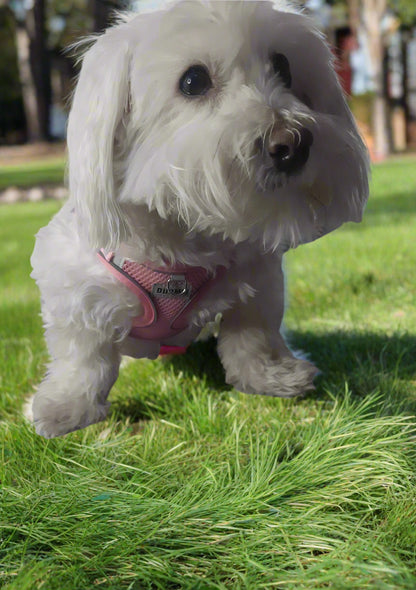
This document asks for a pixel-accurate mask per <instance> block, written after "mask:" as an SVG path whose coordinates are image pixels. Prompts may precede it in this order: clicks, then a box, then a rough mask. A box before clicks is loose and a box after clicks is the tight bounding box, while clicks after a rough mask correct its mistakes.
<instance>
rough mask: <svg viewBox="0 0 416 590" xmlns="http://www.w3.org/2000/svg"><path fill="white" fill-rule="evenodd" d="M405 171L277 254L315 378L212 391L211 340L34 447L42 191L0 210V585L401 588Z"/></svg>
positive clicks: (415, 341) (378, 171) (141, 371)
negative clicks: (36, 240) (310, 239)
mask: <svg viewBox="0 0 416 590" xmlns="http://www.w3.org/2000/svg"><path fill="white" fill-rule="evenodd" d="M415 186H416V166H415V162H414V161H411V160H407V161H404V160H403V161H397V162H391V163H387V164H383V165H379V166H377V167H376V168H375V170H374V182H373V192H372V198H371V201H370V204H369V206H368V210H367V213H366V216H365V221H364V222H363V223H362V224H361V225H348V226H346V227H344V228H343V229H341V230H339V231H337V232H335V233H334V234H333V235H330V236H327V237H325V238H323V239H321V240H319V241H318V242H316V243H314V244H310V245H308V246H304V247H301V248H299V249H298V250H296V251H294V252H291V253H290V254H289V256H288V260H287V270H288V296H289V301H290V306H289V309H288V312H287V322H286V323H287V327H288V329H289V331H290V335H291V339H292V342H293V345H294V346H296V347H298V348H303V349H305V350H307V351H308V352H309V353H310V355H311V357H312V358H313V360H314V361H315V362H316V363H317V364H318V366H319V367H320V368H321V369H322V371H323V374H322V375H321V376H320V377H319V378H318V381H317V390H316V392H314V393H313V394H310V395H308V396H306V398H304V399H298V400H281V399H270V398H263V397H261V396H246V395H243V394H240V393H237V392H236V391H235V390H232V389H230V388H228V387H226V386H225V385H224V382H223V374H222V369H221V367H220V365H219V362H218V359H217V357H216V355H215V352H214V344H213V343H212V342H208V343H206V344H199V345H195V346H194V347H193V348H192V349H191V350H190V351H189V353H188V354H187V355H186V356H185V357H180V358H179V357H178V358H175V359H174V360H173V361H170V362H160V361H154V362H151V361H149V362H147V361H137V362H132V363H130V364H128V365H127V366H126V367H125V368H124V369H123V370H122V373H121V376H120V379H119V381H118V382H117V385H116V386H115V388H114V391H113V392H112V394H111V399H112V402H113V405H112V413H111V415H110V417H109V419H108V420H107V421H106V422H104V423H102V424H99V425H96V426H92V427H89V428H87V429H85V430H83V431H80V432H77V433H73V434H70V435H68V436H66V437H64V438H61V439H55V440H51V441H46V440H44V439H42V438H40V437H38V436H36V434H34V432H33V429H32V428H31V426H29V425H27V424H26V423H25V422H24V420H23V419H22V417H21V413H20V412H21V406H22V402H23V400H24V399H25V397H26V396H27V394H29V393H31V392H32V391H33V389H34V387H35V385H36V383H37V382H38V381H39V380H40V378H41V376H42V372H43V366H44V363H45V361H46V352H45V348H44V344H43V339H42V333H41V320H40V318H39V315H38V314H39V301H38V293H37V291H36V288H35V285H34V284H33V283H32V282H31V280H30V279H29V272H30V268H29V261H28V258H29V255H30V251H31V249H32V247H33V237H32V236H33V234H34V233H35V232H36V230H37V229H38V228H39V227H40V226H41V225H43V224H45V223H46V222H47V220H48V218H49V217H50V216H51V215H52V214H53V213H54V212H55V211H56V210H57V208H58V206H59V205H57V204H56V203H55V202H46V203H36V204H32V203H24V204H21V205H13V206H3V207H1V208H0V234H1V240H0V252H1V257H0V261H1V262H0V270H1V277H2V281H1V283H0V338H1V340H0V354H1V361H0V362H1V369H2V370H1V381H0V388H1V400H0V412H1V414H2V417H3V421H2V423H1V425H0V441H1V443H0V452H1V453H2V458H1V467H0V471H2V473H0V479H1V481H2V486H3V487H2V497H1V500H0V502H1V504H0V522H1V524H0V528H1V531H0V539H1V544H0V586H2V585H3V587H4V588H6V589H8V590H29V589H30V590H31V589H38V588H43V589H44V590H78V589H80V588H82V589H83V590H84V589H89V588H91V589H93V588H105V589H113V590H120V589H126V590H127V589H130V590H142V589H161V590H174V589H182V588H183V589H189V590H191V589H192V590H208V589H224V590H225V589H229V588H235V589H250V590H251V589H255V590H257V589H266V588H267V589H268V588H273V589H290V590H303V589H304V590H309V589H315V588H335V589H345V590H349V589H357V590H362V589H367V588H374V589H377V590H379V589H381V590H388V589H391V590H396V589H404V588H406V589H412V590H413V589H414V588H415V587H416V482H415V475H414V474H415V467H416V453H415V433H416V429H415V426H416V421H415V419H414V413H415V409H416V306H415V268H416V248H415V247H414V244H415V235H416V206H415V205H416V193H415Z"/></svg>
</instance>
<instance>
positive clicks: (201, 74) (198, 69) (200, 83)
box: [179, 66, 212, 96]
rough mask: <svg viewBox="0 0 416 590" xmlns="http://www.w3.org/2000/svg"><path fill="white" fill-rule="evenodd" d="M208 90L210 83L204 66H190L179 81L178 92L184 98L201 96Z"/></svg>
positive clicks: (210, 86)
mask: <svg viewBox="0 0 416 590" xmlns="http://www.w3.org/2000/svg"><path fill="white" fill-rule="evenodd" d="M210 88H212V81H211V78H210V75H209V73H208V70H207V69H206V68H204V66H191V67H190V68H189V69H188V70H186V72H185V73H184V74H183V76H182V77H181V79H180V80H179V90H180V91H181V92H182V94H185V95H186V96H202V95H203V94H206V93H207V92H208V90H209V89H210Z"/></svg>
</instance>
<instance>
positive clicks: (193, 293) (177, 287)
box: [98, 251, 226, 354]
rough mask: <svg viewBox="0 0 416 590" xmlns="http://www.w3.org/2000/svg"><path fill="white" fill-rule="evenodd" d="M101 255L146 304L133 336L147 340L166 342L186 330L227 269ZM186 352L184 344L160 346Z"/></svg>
mask: <svg viewBox="0 0 416 590" xmlns="http://www.w3.org/2000/svg"><path fill="white" fill-rule="evenodd" d="M98 258H99V260H100V261H101V262H102V263H103V264H104V265H105V266H106V267H107V269H108V270H109V271H110V272H111V273H112V274H113V275H114V276H115V277H116V278H117V279H118V280H119V281H121V282H122V283H123V284H124V285H126V287H128V288H129V289H130V291H132V292H133V293H134V294H135V295H136V296H137V298H138V299H139V301H140V303H141V304H142V306H143V310H144V313H143V315H140V316H138V317H136V318H134V319H133V323H132V328H131V331H130V334H129V336H131V337H132V338H140V339H143V340H159V341H163V340H166V339H168V338H172V337H173V336H177V335H178V334H180V333H181V332H183V331H184V330H185V329H186V328H187V327H188V324H189V322H188V316H189V313H190V312H191V311H192V309H193V308H194V307H195V305H196V304H197V303H198V302H199V301H200V300H201V299H202V297H203V296H204V295H205V294H206V293H207V291H208V290H209V289H211V287H213V286H214V285H215V284H216V283H217V282H218V281H219V280H220V279H221V278H222V277H223V276H224V273H225V270H226V269H225V267H223V266H219V267H217V269H216V272H215V273H210V272H209V271H208V270H206V269H205V268H203V267H201V266H187V265H184V264H175V265H173V266H162V267H155V266H153V265H152V264H150V263H143V264H139V263H137V262H133V261H132V260H129V259H128V258H121V259H119V258H118V257H117V255H116V254H114V253H113V252H110V253H109V254H104V252H103V251H99V252H98ZM185 351H186V347H180V346H166V345H162V346H161V348H160V354H180V353H183V352H185Z"/></svg>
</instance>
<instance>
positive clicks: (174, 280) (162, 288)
mask: <svg viewBox="0 0 416 590" xmlns="http://www.w3.org/2000/svg"><path fill="white" fill-rule="evenodd" d="M152 295H154V296H155V297H189V295H190V286H189V285H188V283H187V282H186V279H185V277H184V275H172V276H171V277H170V278H169V280H168V282H167V283H155V284H154V285H153V286H152Z"/></svg>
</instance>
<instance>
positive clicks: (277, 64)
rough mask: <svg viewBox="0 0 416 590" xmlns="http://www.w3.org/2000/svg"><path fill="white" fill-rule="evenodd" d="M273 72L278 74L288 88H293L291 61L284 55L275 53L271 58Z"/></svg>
mask: <svg viewBox="0 0 416 590" xmlns="http://www.w3.org/2000/svg"><path fill="white" fill-rule="evenodd" d="M270 61H271V62H272V66H273V71H274V73H275V74H278V76H279V77H280V79H281V80H282V82H283V84H284V86H285V87H286V88H290V87H291V86H292V74H291V73H290V65H289V60H288V59H287V57H286V56H285V55H283V53H273V54H272V55H271V57H270Z"/></svg>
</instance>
